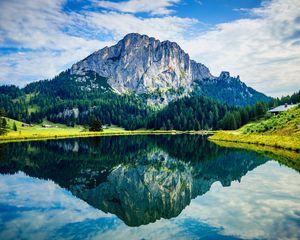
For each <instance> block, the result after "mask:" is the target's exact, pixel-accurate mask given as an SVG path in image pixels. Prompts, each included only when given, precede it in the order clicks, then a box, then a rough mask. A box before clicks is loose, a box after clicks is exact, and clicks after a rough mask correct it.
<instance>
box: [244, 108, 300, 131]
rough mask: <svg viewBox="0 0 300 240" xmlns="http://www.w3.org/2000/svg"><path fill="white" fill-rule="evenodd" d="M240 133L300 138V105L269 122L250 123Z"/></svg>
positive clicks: (273, 117)
mask: <svg viewBox="0 0 300 240" xmlns="http://www.w3.org/2000/svg"><path fill="white" fill-rule="evenodd" d="M240 131H241V132H242V133H244V134H249V133H254V134H257V133H259V134H264V135H281V136H299V137H300V105H298V106H296V107H294V108H292V109H290V110H288V111H285V112H282V113H280V114H278V115H275V116H272V117H271V118H269V119H267V120H264V121H260V122H256V123H249V124H247V125H245V126H243V127H242V128H241V129H240Z"/></svg>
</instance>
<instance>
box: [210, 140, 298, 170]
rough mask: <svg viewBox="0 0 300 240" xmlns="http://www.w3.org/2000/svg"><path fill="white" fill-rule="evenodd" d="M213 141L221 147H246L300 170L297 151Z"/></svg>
mask: <svg viewBox="0 0 300 240" xmlns="http://www.w3.org/2000/svg"><path fill="white" fill-rule="evenodd" d="M213 142H214V143H216V144H218V145H220V146H222V147H230V148H239V149H247V150H250V151H255V152H258V153H260V154H262V155H265V156H267V157H269V158H271V159H273V160H276V161H278V162H279V163H281V164H284V165H286V166H288V167H291V168H293V169H295V170H296V171H298V172H300V153H299V152H296V151H287V150H286V149H282V148H275V147H270V146H262V145H255V144H247V143H235V142H225V141H217V140H213Z"/></svg>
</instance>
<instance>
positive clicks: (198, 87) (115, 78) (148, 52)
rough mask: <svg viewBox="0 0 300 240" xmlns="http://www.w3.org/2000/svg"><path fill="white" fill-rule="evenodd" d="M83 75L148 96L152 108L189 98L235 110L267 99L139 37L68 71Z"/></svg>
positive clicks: (170, 47) (173, 46)
mask: <svg viewBox="0 0 300 240" xmlns="http://www.w3.org/2000/svg"><path fill="white" fill-rule="evenodd" d="M86 72H95V73H97V74H98V75H99V76H102V77H104V78H107V82H108V84H109V85H110V86H111V87H112V88H113V89H114V91H115V92H117V93H121V94H122V93H127V92H134V93H137V94H146V95H147V99H148V100H150V101H148V102H149V103H152V104H155V105H167V104H168V103H169V102H170V101H171V100H174V99H177V98H178V97H181V96H186V95H192V94H196V95H205V96H209V97H211V98H214V99H216V100H219V101H221V102H226V103H228V104H231V105H238V106H244V105H253V104H254V103H255V102H257V101H267V100H268V98H267V97H266V96H265V95H264V94H262V93H259V92H257V91H255V90H254V89H252V88H249V87H247V86H246V85H245V84H244V83H243V82H241V81H240V79H239V77H237V78H234V77H231V76H230V74H229V73H228V72H222V73H221V74H220V76H219V77H214V76H213V75H212V74H211V73H210V71H209V69H208V68H207V67H206V66H205V65H203V64H201V63H197V62H195V61H194V60H191V59H190V57H189V55H188V54H187V53H185V52H184V51H183V50H182V49H181V48H180V46H179V45H178V44H177V43H175V42H170V41H163V42H160V41H159V40H156V39H155V38H152V37H148V36H146V35H140V34H137V33H130V34H128V35H126V36H125V37H124V38H123V39H122V40H120V41H119V42H118V43H117V44H116V45H114V46H111V47H105V48H103V49H101V50H99V51H96V52H94V53H93V54H91V55H90V56H88V57H87V58H85V59H83V60H81V61H79V62H78V63H76V64H74V65H73V66H72V67H71V69H70V74H71V75H85V73H86ZM157 91H159V93H160V94H159V96H158V97H157Z"/></svg>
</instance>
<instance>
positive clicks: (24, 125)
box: [22, 123, 30, 127]
mask: <svg viewBox="0 0 300 240" xmlns="http://www.w3.org/2000/svg"><path fill="white" fill-rule="evenodd" d="M22 127H30V125H29V124H27V123H22Z"/></svg>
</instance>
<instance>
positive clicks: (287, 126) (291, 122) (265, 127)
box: [209, 105, 300, 152]
mask: <svg viewBox="0 0 300 240" xmlns="http://www.w3.org/2000/svg"><path fill="white" fill-rule="evenodd" d="M209 139H210V140H213V141H225V142H235V143H248V144H256V145H262V146H270V147H276V148H282V149H288V150H294V151H298V152H299V151H300V105H298V106H296V107H294V108H292V109H290V110H288V111H284V112H282V113H280V114H278V115H276V116H272V117H270V118H268V119H266V120H262V121H259V122H253V123H249V124H246V125H245V126H243V127H241V128H240V129H238V130H236V131H219V132H218V133H216V134H215V135H214V136H211V137H210V138H209ZM247 148H248V147H247Z"/></svg>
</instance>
